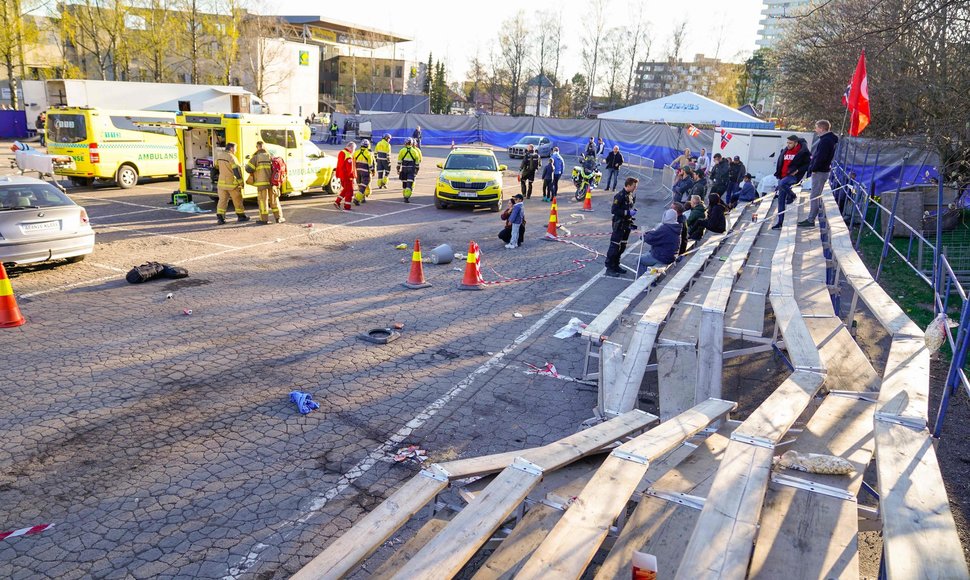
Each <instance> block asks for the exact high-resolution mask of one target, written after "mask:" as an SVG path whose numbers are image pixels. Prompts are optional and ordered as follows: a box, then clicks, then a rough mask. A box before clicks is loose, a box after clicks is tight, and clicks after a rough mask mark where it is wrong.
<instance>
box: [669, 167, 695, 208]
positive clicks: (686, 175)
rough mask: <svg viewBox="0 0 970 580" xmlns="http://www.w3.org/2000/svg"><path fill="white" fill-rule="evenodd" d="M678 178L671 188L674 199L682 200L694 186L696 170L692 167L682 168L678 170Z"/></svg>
mask: <svg viewBox="0 0 970 580" xmlns="http://www.w3.org/2000/svg"><path fill="white" fill-rule="evenodd" d="M678 175H679V177H678V179H677V181H676V182H675V183H674V186H673V187H672V188H671V191H672V192H673V193H674V201H680V200H682V199H683V198H684V196H685V195H687V194H688V192H690V188H691V187H693V186H694V172H693V171H691V170H690V168H686V169H682V170H681V171H679V172H678Z"/></svg>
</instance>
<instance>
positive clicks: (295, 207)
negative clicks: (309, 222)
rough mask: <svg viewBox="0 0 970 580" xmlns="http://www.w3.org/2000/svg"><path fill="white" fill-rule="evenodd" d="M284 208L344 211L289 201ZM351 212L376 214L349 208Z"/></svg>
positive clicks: (342, 211)
mask: <svg viewBox="0 0 970 580" xmlns="http://www.w3.org/2000/svg"><path fill="white" fill-rule="evenodd" d="M329 205H333V204H332V203H331V204H329ZM286 209H288V210H290V209H315V210H317V211H329V212H333V213H344V211H345V210H342V209H337V208H334V207H319V206H315V205H293V204H289V203H288V204H286ZM351 213H355V214H357V215H378V214H376V213H367V212H363V211H358V210H356V209H354V210H351Z"/></svg>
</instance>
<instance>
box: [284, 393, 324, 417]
mask: <svg viewBox="0 0 970 580" xmlns="http://www.w3.org/2000/svg"><path fill="white" fill-rule="evenodd" d="M290 401H291V402H293V403H295V404H296V408H297V409H299V411H300V413H301V414H303V415H306V414H307V413H309V412H310V411H315V410H317V409H319V408H320V403H318V402H316V401H314V400H313V395H311V394H310V393H304V392H303V391H292V392H291V393H290Z"/></svg>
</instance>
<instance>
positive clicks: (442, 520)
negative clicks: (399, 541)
mask: <svg viewBox="0 0 970 580" xmlns="http://www.w3.org/2000/svg"><path fill="white" fill-rule="evenodd" d="M449 521H451V518H446V517H442V515H441V514H438V515H436V516H434V517H432V518H431V519H430V520H428V521H427V522H425V523H424V525H423V526H421V529H419V530H418V531H417V533H415V534H414V535H413V536H411V538H410V539H408V541H407V542H405V543H404V545H403V546H401V547H400V548H398V549H397V551H396V552H394V553H393V554H391V557H390V558H388V559H387V560H384V563H383V564H381V565H380V566H379V567H378V568H377V570H374V571H373V572H372V573H371V577H373V578H384V577H386V576H389V575H390V574H391V573H392V572H393V571H394V570H397V569H398V568H400V567H401V566H403V565H404V563H405V562H407V561H408V560H410V559H411V558H412V557H414V555H415V554H417V553H418V551H420V550H421V548H423V547H424V546H425V545H426V544H427V543H428V542H430V541H431V538H433V537H435V536H436V535H438V532H440V531H441V530H443V529H445V526H446V525H448V522H449Z"/></svg>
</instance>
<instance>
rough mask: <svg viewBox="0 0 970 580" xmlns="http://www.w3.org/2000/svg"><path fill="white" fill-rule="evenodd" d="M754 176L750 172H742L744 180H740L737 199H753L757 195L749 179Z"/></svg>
mask: <svg viewBox="0 0 970 580" xmlns="http://www.w3.org/2000/svg"><path fill="white" fill-rule="evenodd" d="M752 178H754V176H753V175H751V174H750V173H745V174H744V180H743V181H742V182H741V192H740V193H738V198H737V201H754V200H755V198H756V197H758V193H757V192H756V191H755V190H754V184H753V183H751V179H752Z"/></svg>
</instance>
